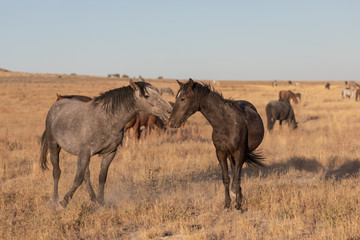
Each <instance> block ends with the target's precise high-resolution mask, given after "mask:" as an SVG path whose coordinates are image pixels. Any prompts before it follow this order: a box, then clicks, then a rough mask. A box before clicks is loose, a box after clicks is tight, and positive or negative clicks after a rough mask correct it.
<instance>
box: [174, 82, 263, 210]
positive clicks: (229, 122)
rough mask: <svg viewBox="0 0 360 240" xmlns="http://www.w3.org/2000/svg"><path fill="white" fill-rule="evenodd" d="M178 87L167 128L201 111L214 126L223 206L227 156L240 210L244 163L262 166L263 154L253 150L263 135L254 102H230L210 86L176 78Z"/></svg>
mask: <svg viewBox="0 0 360 240" xmlns="http://www.w3.org/2000/svg"><path fill="white" fill-rule="evenodd" d="M177 82H178V84H179V85H180V89H179V91H178V93H177V95H176V102H175V105H174V108H173V111H172V113H171V116H170V120H169V123H170V127H175V128H178V127H179V126H180V125H181V123H183V122H184V121H185V120H186V119H187V118H189V117H190V116H191V115H192V114H194V113H195V112H197V111H200V112H201V113H202V114H203V115H204V117H205V118H206V119H207V120H208V122H209V123H210V125H211V126H212V127H213V133H212V140H213V143H214V145H215V148H216V156H217V158H218V160H219V163H220V166H221V170H222V176H223V184H224V186H225V208H229V207H230V203H231V198H230V195H229V186H230V177H229V173H228V163H227V158H229V159H230V163H231V166H232V169H233V173H234V177H233V181H232V186H231V190H232V192H233V193H235V194H236V205H235V207H236V209H241V201H242V193H241V187H240V177H241V169H242V166H243V164H244V163H245V162H246V163H247V164H257V165H260V166H262V165H263V163H262V161H261V160H262V157H261V156H260V155H258V154H256V153H254V150H255V149H256V148H257V147H258V146H259V145H260V143H261V142H262V139H263V137H264V126H263V122H262V120H261V117H260V115H259V114H258V113H257V111H256V108H255V107H254V105H252V104H251V103H249V102H247V101H232V100H228V99H224V98H223V96H222V95H221V94H220V93H218V92H216V91H214V90H212V89H211V87H210V86H209V85H206V84H203V83H198V82H194V81H193V80H192V79H191V78H190V79H189V81H188V82H186V83H181V82H179V81H177Z"/></svg>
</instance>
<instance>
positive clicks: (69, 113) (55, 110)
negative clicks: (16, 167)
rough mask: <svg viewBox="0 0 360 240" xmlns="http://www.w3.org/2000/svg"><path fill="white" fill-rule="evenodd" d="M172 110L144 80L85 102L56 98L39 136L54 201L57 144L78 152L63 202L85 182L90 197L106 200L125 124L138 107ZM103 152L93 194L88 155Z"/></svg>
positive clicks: (161, 114)
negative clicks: (97, 183)
mask: <svg viewBox="0 0 360 240" xmlns="http://www.w3.org/2000/svg"><path fill="white" fill-rule="evenodd" d="M171 110H172V107H171V105H170V104H169V103H168V102H167V101H166V100H165V99H163V98H162V97H161V96H160V94H159V92H158V90H157V89H156V88H155V87H153V86H152V85H151V84H149V83H146V82H133V81H132V80H130V86H127V87H122V88H118V89H114V90H110V91H107V92H105V93H103V94H101V95H100V96H98V97H95V98H94V99H93V100H91V101H89V102H84V101H75V100H73V99H67V98H63V99H59V100H58V101H56V102H55V103H54V104H53V105H52V107H51V108H50V110H49V112H48V114H47V117H46V124H45V125H46V128H45V131H44V133H43V134H42V137H41V154H40V163H41V167H42V169H43V170H45V169H48V167H47V152H48V151H50V159H51V163H52V165H53V178H54V193H53V201H54V202H57V201H58V182H59V178H60V173H61V171H60V167H59V153H60V150H61V149H64V150H65V151H67V152H69V153H71V154H73V155H76V156H78V163H77V170H76V175H75V179H74V183H73V186H72V187H71V189H70V190H69V191H68V192H67V193H66V195H65V196H64V199H63V200H62V201H60V205H61V206H62V207H66V205H67V204H68V201H69V199H70V198H72V196H73V194H74V192H75V191H76V189H77V188H78V187H79V186H80V185H81V183H82V182H83V181H85V183H86V187H87V190H88V192H89V195H90V198H91V200H92V201H98V202H99V203H100V204H103V203H104V186H105V182H106V177H107V172H108V168H109V165H110V163H111V161H112V160H113V158H114V156H115V154H116V150H117V148H118V146H119V145H120V144H121V143H122V140H123V136H124V127H125V124H126V123H127V122H129V121H130V120H131V119H132V118H134V116H135V115H136V113H137V112H141V111H142V112H146V113H150V114H154V115H156V116H159V117H162V118H166V117H168V116H169V115H170V112H171ZM96 154H99V155H101V156H102V161H101V170H100V175H99V190H98V196H97V197H96V195H95V193H94V190H93V188H92V186H91V182H90V171H89V163H90V157H91V156H93V155H96Z"/></svg>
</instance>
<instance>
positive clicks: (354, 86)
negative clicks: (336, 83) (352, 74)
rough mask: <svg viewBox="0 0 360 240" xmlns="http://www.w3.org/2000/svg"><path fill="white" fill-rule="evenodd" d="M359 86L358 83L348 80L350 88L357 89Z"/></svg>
mask: <svg viewBox="0 0 360 240" xmlns="http://www.w3.org/2000/svg"><path fill="white" fill-rule="evenodd" d="M359 87H360V85H359V84H357V83H356V82H354V81H351V82H349V88H350V89H358V88H359Z"/></svg>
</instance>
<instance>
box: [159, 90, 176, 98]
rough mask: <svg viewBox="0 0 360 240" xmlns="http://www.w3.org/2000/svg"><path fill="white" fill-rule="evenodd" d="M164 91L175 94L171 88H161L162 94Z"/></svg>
mask: <svg viewBox="0 0 360 240" xmlns="http://www.w3.org/2000/svg"><path fill="white" fill-rule="evenodd" d="M163 93H168V94H170V95H171V96H174V92H173V90H172V89H171V88H160V94H161V95H163Z"/></svg>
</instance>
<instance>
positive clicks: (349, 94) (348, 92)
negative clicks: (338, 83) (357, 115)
mask: <svg viewBox="0 0 360 240" xmlns="http://www.w3.org/2000/svg"><path fill="white" fill-rule="evenodd" d="M355 93H356V89H349V88H345V89H344V90H342V92H341V95H342V99H345V98H353V97H354V96H355Z"/></svg>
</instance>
